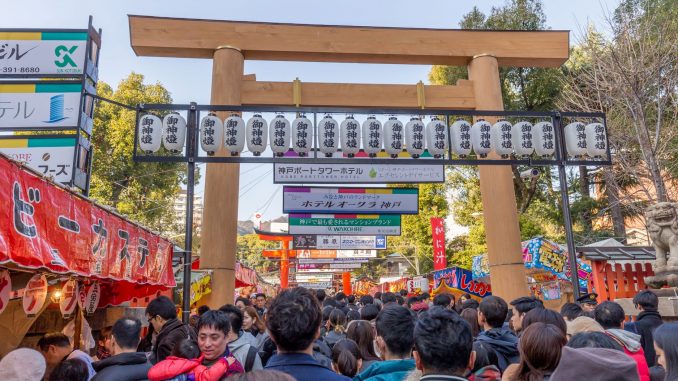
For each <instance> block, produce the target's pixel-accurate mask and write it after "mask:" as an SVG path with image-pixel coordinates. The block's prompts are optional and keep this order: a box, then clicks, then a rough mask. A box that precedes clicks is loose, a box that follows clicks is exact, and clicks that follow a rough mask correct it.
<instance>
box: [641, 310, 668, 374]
mask: <svg viewBox="0 0 678 381" xmlns="http://www.w3.org/2000/svg"><path fill="white" fill-rule="evenodd" d="M662 323H664V322H663V321H662V317H661V315H659V312H657V311H643V312H641V313H639V314H638V318H637V319H636V321H635V323H634V326H635V327H636V332H637V333H638V334H639V335H640V345H642V346H643V350H644V351H645V360H646V361H647V365H648V366H650V367H652V366H654V365H655V364H656V363H657V354H656V353H655V351H654V337H653V336H652V335H653V333H654V330H655V329H657V327H659V326H660V325H662Z"/></svg>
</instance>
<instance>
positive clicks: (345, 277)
mask: <svg viewBox="0 0 678 381" xmlns="http://www.w3.org/2000/svg"><path fill="white" fill-rule="evenodd" d="M341 282H342V286H343V289H344V294H346V295H351V294H352V293H353V290H352V288H351V272H350V271H344V272H343V273H341Z"/></svg>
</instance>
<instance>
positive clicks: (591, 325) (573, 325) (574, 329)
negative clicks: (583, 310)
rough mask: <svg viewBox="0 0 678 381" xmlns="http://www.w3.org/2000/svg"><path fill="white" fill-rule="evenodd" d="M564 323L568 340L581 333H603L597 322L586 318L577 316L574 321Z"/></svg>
mask: <svg viewBox="0 0 678 381" xmlns="http://www.w3.org/2000/svg"><path fill="white" fill-rule="evenodd" d="M565 323H566V324H567V338H568V339H569V338H571V337H572V336H574V335H576V334H578V333H582V332H605V330H604V329H603V327H601V325H600V324H598V322H597V321H595V320H593V319H591V318H590V317H587V316H579V317H578V318H576V319H574V320H571V321H565Z"/></svg>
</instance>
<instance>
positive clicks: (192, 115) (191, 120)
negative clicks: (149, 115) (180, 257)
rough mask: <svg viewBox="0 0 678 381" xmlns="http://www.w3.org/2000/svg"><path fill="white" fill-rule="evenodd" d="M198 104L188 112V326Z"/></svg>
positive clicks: (185, 316) (185, 306)
mask: <svg viewBox="0 0 678 381" xmlns="http://www.w3.org/2000/svg"><path fill="white" fill-rule="evenodd" d="M195 106H196V104H195V103H191V108H190V110H189V111H188V123H187V129H188V131H187V132H188V134H187V139H188V141H187V142H186V143H187V144H186V156H187V157H188V163H187V167H188V168H187V172H188V173H187V177H188V185H187V186H186V230H185V232H184V235H185V236H184V296H183V304H182V307H181V317H182V319H181V320H183V322H184V323H186V324H188V320H189V318H190V317H191V264H192V262H193V259H192V255H191V251H192V247H193V193H194V188H195V143H196V132H197V127H196V126H197V112H196V107H195Z"/></svg>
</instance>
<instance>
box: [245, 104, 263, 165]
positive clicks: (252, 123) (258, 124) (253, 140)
mask: <svg viewBox="0 0 678 381" xmlns="http://www.w3.org/2000/svg"><path fill="white" fill-rule="evenodd" d="M245 135H246V138H247V150H249V151H250V152H252V154H253V155H254V156H260V155H261V153H262V152H264V151H266V143H267V141H266V140H267V139H268V123H267V122H266V119H264V118H262V117H261V115H259V114H254V115H253V116H252V117H251V118H250V120H248V121H247V129H246V130H245Z"/></svg>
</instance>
